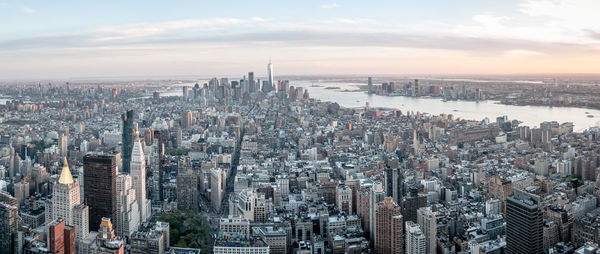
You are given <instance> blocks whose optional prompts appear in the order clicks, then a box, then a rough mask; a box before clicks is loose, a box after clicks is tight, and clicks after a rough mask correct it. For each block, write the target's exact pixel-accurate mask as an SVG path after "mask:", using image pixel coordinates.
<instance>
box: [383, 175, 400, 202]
mask: <svg viewBox="0 0 600 254" xmlns="http://www.w3.org/2000/svg"><path fill="white" fill-rule="evenodd" d="M402 181H403V179H402V171H401V169H399V168H387V169H386V170H385V192H386V195H387V196H388V197H392V198H394V202H396V204H401V203H402V186H403V185H402Z"/></svg>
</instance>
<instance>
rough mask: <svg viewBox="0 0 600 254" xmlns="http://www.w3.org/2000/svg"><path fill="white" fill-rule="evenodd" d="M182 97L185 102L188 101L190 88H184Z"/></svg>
mask: <svg viewBox="0 0 600 254" xmlns="http://www.w3.org/2000/svg"><path fill="white" fill-rule="evenodd" d="M182 97H183V99H184V100H186V99H187V98H188V87H187V86H184V87H183V93H182Z"/></svg>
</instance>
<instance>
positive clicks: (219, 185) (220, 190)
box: [210, 168, 226, 211]
mask: <svg viewBox="0 0 600 254" xmlns="http://www.w3.org/2000/svg"><path fill="white" fill-rule="evenodd" d="M225 180H226V176H225V171H224V170H223V169H220V168H211V169H210V202H211V203H212V205H213V207H214V208H215V210H217V211H221V202H222V201H223V195H224V194H225Z"/></svg>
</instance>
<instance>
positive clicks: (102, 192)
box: [83, 154, 117, 231]
mask: <svg viewBox="0 0 600 254" xmlns="http://www.w3.org/2000/svg"><path fill="white" fill-rule="evenodd" d="M83 181H84V186H85V187H84V189H83V195H84V200H85V203H86V204H87V205H88V206H89V209H90V210H89V211H90V217H89V223H90V224H89V225H90V231H98V227H99V225H100V223H101V222H102V217H107V218H111V219H114V220H115V221H116V218H117V217H116V211H117V209H116V207H117V203H116V202H117V200H116V198H117V163H116V158H115V156H114V155H106V154H87V155H85V156H84V157H83Z"/></svg>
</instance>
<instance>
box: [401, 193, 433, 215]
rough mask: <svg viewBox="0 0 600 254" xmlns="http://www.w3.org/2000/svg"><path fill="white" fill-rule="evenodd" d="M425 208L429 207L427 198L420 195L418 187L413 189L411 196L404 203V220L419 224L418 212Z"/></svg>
mask: <svg viewBox="0 0 600 254" xmlns="http://www.w3.org/2000/svg"><path fill="white" fill-rule="evenodd" d="M425 206H427V196H426V195H423V194H420V193H419V189H418V188H417V187H415V186H413V187H411V188H410V190H409V195H408V196H407V197H405V198H404V201H403V203H402V209H403V215H404V220H405V221H412V222H417V210H418V209H419V208H421V207H425Z"/></svg>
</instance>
